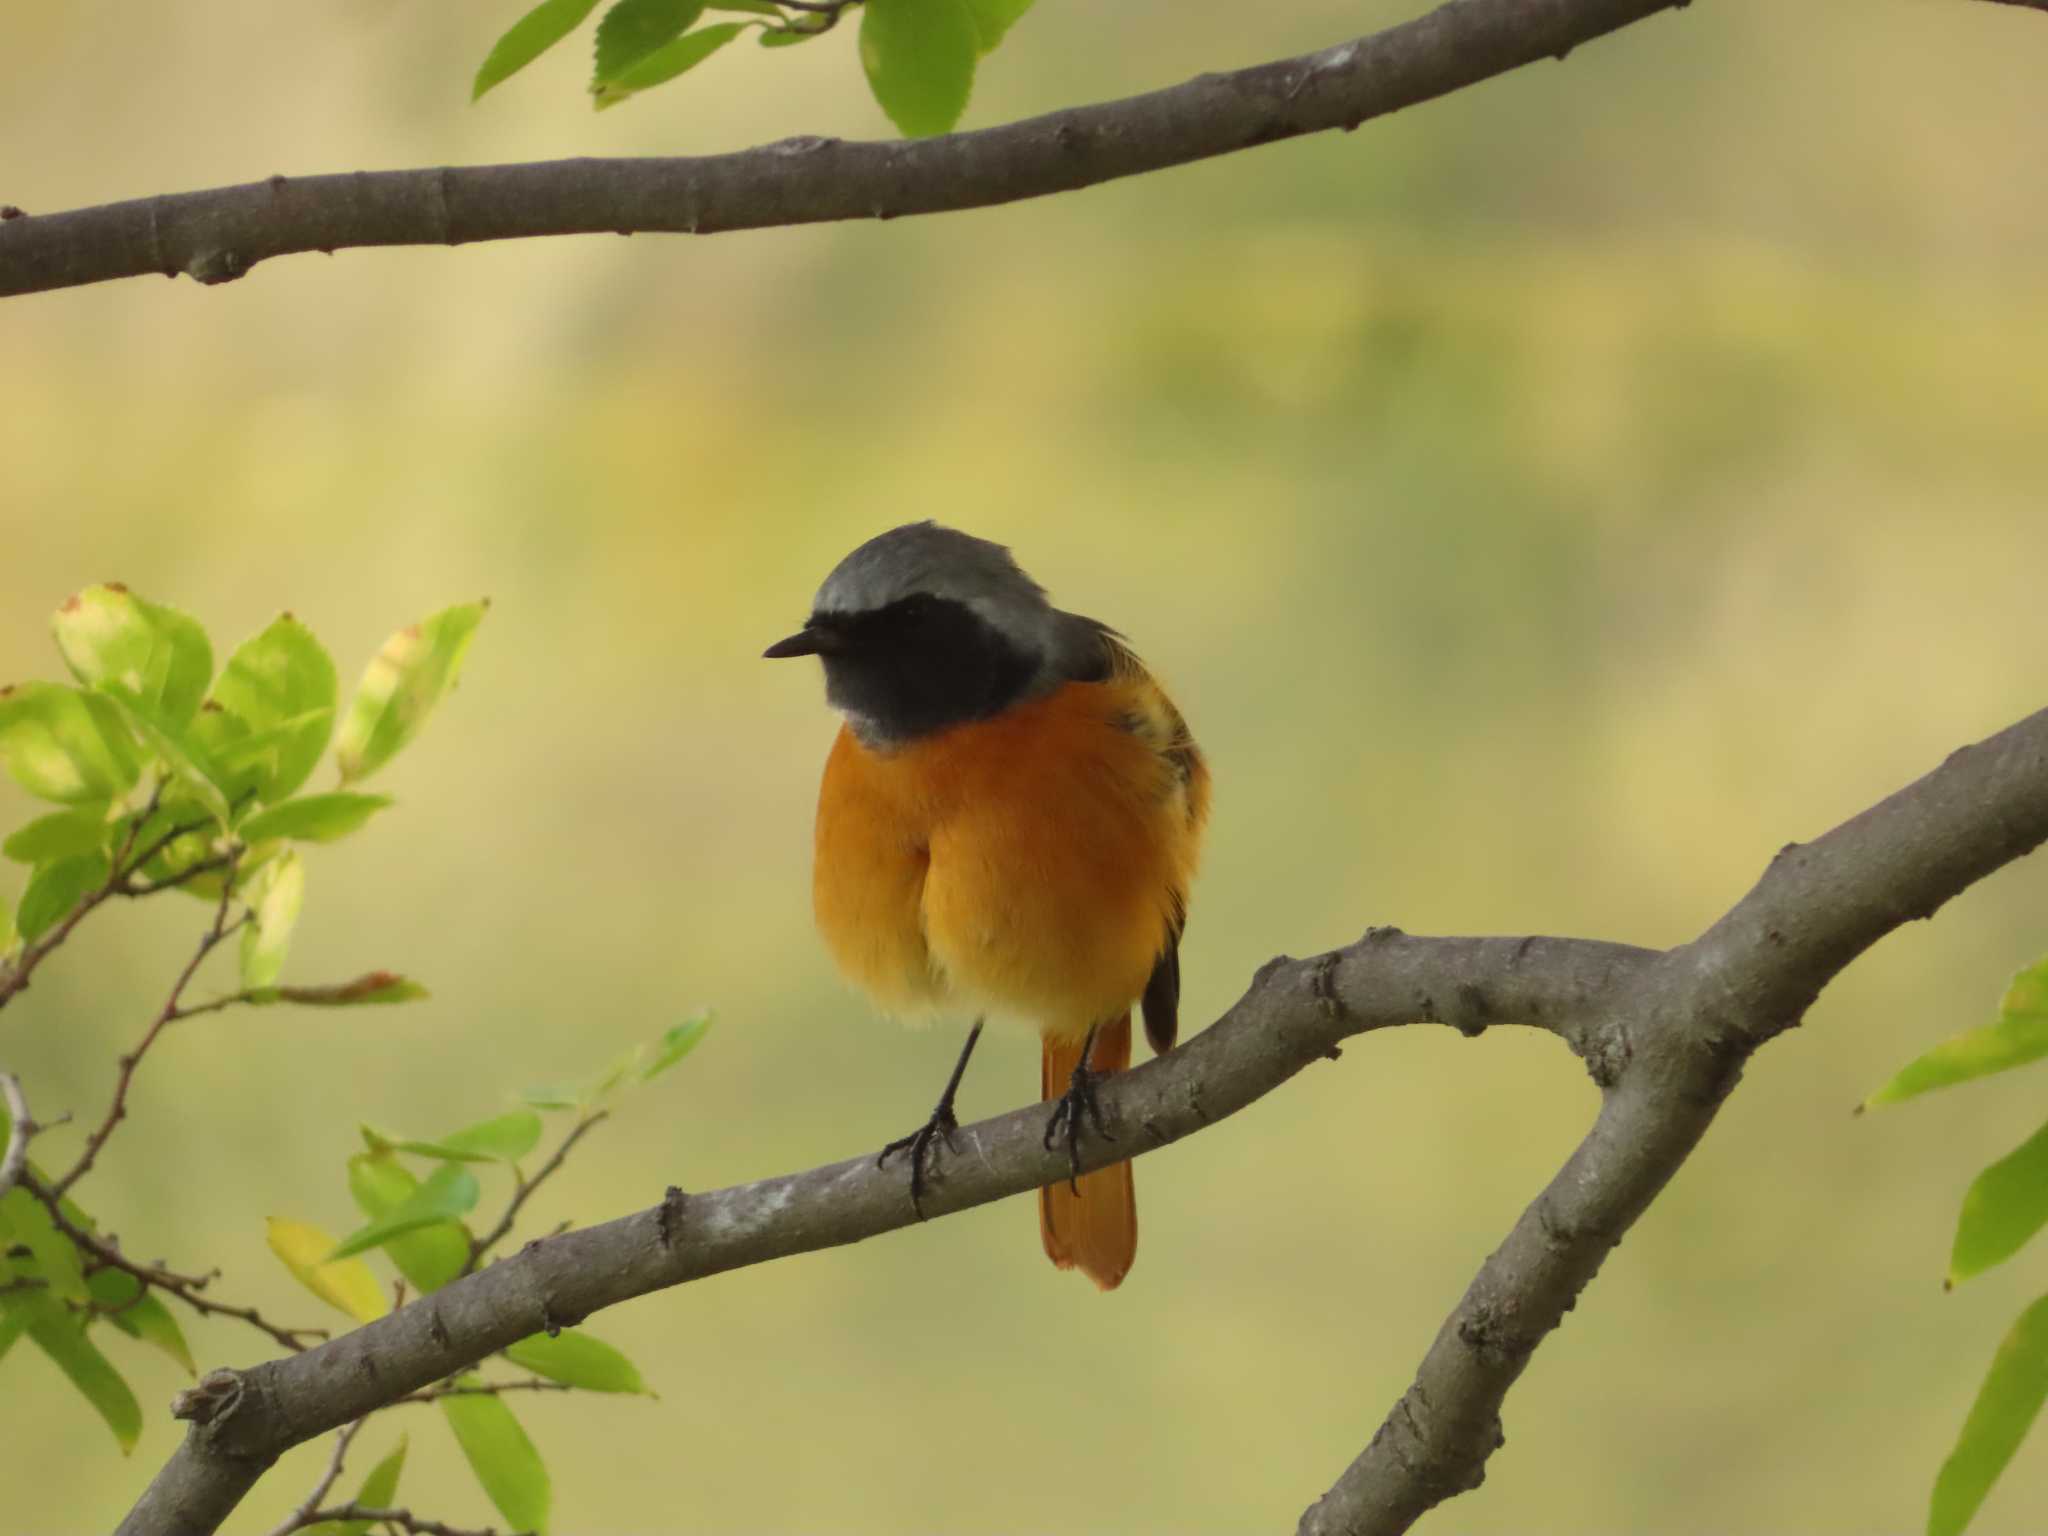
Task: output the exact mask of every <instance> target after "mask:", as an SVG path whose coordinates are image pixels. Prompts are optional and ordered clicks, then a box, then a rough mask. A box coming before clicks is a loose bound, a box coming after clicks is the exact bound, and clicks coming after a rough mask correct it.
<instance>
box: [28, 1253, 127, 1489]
mask: <svg viewBox="0 0 2048 1536" xmlns="http://www.w3.org/2000/svg"><path fill="white" fill-rule="evenodd" d="M0 1314H5V1315H7V1316H8V1317H11V1318H13V1319H15V1320H17V1321H18V1322H19V1323H20V1325H21V1327H22V1329H23V1331H25V1332H26V1333H27V1334H28V1336H29V1338H30V1339H32V1340H33V1341H34V1342H35V1344H36V1346H37V1347H38V1348H39V1349H41V1350H42V1352H43V1353H44V1354H46V1355H48V1356H49V1357H50V1359H51V1360H52V1361H53V1362H54V1363H55V1364H56V1366H57V1369H59V1370H60V1371H62V1372H63V1373H64V1374H65V1375H66V1376H68V1377H69V1378H70V1379H71V1384H72V1385H73V1386H74V1387H76V1388H78V1391H79V1393H80V1395H81V1396H83V1397H84V1398H85V1400H86V1401H87V1402H88V1403H90V1404H92V1406H93V1409H94V1411H96V1412H97V1413H98V1414H99V1416H100V1417H101V1418H102V1419H104V1420H106V1424H107V1428H108V1429H110V1430H112V1431H113V1432H114V1439H115V1441H116V1443H118V1444H119V1445H120V1447H121V1454H122V1455H124V1456H125V1455H127V1454H128V1453H129V1452H130V1451H132V1450H134V1449H135V1442H136V1441H137V1440H139V1439H141V1438H142V1405H141V1404H140V1403H138V1402H136V1401H135V1394H134V1393H133V1392H131V1391H129V1390H128V1383H127V1382H125V1381H123V1380H122V1379H121V1373H120V1372H119V1371H117V1370H115V1369H114V1367H113V1365H112V1364H111V1363H110V1362H109V1361H108V1360H107V1357H106V1356H105V1355H103V1354H101V1353H100V1352H99V1348H98V1346H96V1345H95V1344H94V1343H93V1342H92V1340H91V1339H88V1338H87V1337H86V1336H85V1324H84V1322H83V1321H82V1320H81V1319H80V1318H79V1317H78V1316H77V1315H76V1314H74V1313H72V1312H70V1311H68V1310H66V1308H65V1306H64V1304H63V1303H62V1302H60V1301H58V1300H57V1298H56V1297H55V1296H53V1295H51V1294H50V1293H49V1292H48V1291H15V1292H7V1293H0Z"/></svg>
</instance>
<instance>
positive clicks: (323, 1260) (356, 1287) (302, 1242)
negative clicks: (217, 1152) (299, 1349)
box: [267, 1216, 391, 1323]
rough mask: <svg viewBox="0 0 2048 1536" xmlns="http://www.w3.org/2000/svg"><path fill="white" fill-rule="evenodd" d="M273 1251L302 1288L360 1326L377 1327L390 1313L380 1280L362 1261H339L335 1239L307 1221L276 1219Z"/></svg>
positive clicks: (270, 1231)
mask: <svg viewBox="0 0 2048 1536" xmlns="http://www.w3.org/2000/svg"><path fill="white" fill-rule="evenodd" d="M267 1227H268V1232H267V1236H268V1239H269V1242H270V1251H271V1252H272V1253H274V1254H276V1255H277V1256H278V1258H279V1259H280V1260H281V1261H282V1262H283V1264H284V1267H285V1268H286V1269H288V1270H290V1271H291V1272H292V1273H293V1274H294V1275H295V1276H297V1277H298V1281H299V1284H301V1285H303V1286H304V1287H305V1288H306V1289H307V1290H309V1291H311V1292H312V1293H313V1294H314V1295H315V1296H318V1297H319V1298H320V1299H321V1300H322V1301H324V1302H326V1303H327V1304H328V1305H329V1306H331V1307H336V1308H339V1309H340V1310H341V1311H343V1312H346V1313H347V1314H348V1315H349V1316H350V1317H353V1318H354V1319H355V1320H356V1321H357V1322H359V1323H374V1322H375V1321H376V1320H377V1319H378V1318H380V1317H382V1316H383V1315H384V1314H385V1313H386V1312H389V1311H390V1310H391V1303H390V1301H389V1300H388V1299H387V1298H386V1297H385V1295H384V1291H383V1288H382V1287H381V1286H379V1285H378V1284H377V1277H376V1276H375V1275H373V1274H371V1273H370V1266H369V1265H367V1264H365V1263H364V1262H363V1261H362V1260H361V1259H342V1258H337V1257H336V1256H335V1255H333V1254H332V1253H330V1252H329V1250H330V1249H332V1248H333V1247H334V1239H333V1238H332V1237H329V1236H328V1235H327V1233H325V1232H324V1231H322V1230H321V1229H320V1228H318V1227H316V1226H314V1225H313V1224H312V1223H311V1222H308V1221H289V1220H287V1219H285V1218H284V1217H282V1216H273V1217H271V1218H270V1220H269V1222H268V1223H267Z"/></svg>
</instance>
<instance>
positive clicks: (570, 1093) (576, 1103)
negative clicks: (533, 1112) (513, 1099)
mask: <svg viewBox="0 0 2048 1536" xmlns="http://www.w3.org/2000/svg"><path fill="white" fill-rule="evenodd" d="M519 1097H520V1098H521V1099H522V1100H524V1101H525V1102H526V1103H528V1104H530V1105H532V1106H533V1107H534V1108H535V1109H581V1108H582V1107H583V1089H582V1088H581V1086H580V1085H578V1084H576V1083H543V1084H541V1085H540V1086H539V1087H535V1088H527V1089H524V1090H522V1091H521V1093H520V1095H519Z"/></svg>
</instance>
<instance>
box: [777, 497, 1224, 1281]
mask: <svg viewBox="0 0 2048 1536" xmlns="http://www.w3.org/2000/svg"><path fill="white" fill-rule="evenodd" d="M766 654H767V655H769V656H813V655H814V656H817V657H819V658H820V659H821V660H822V661H823V662H824V667H825V697H826V700H827V701H828V702H829V703H831V704H832V705H833V706H834V707H836V708H837V709H838V710H839V711H840V713H841V714H842V715H844V717H845V723H844V725H843V726H842V727H841V729H840V732H839V735H838V739H837V740H836V741H834V743H833V745H832V751H831V754H830V756H829V757H828V758H827V759H826V762H825V777H824V783H823V785H822V786H821V788H820V790H819V794H818V822H817V846H816V862H815V866H814V869H813V876H812V899H813V903H814V906H815V908H816V913H817V920H818V927H819V930H820V931H821V932H822V933H823V934H824V937H825V942H826V944H827V946H828V947H829V948H830V949H831V951H832V956H833V958H834V959H835V960H836V961H837V962H838V964H839V968H840V969H841V970H842V971H844V972H845V973H846V975H847V976H848V977H849V978H850V979H851V980H852V981H854V982H855V983H856V984H857V985H859V986H860V987H861V988H862V989H863V990H864V991H865V992H867V993H868V995H869V996H870V997H871V998H872V999H873V1000H874V1001H875V1002H876V1003H877V1004H879V1005H880V1006H881V1007H882V1008H883V1009H885V1010H887V1011H889V1012H892V1013H895V1014H899V1015H903V1016H917V1015H923V1014H930V1013H933V1012H936V1011H940V1010H958V1011H959V1012H960V1013H961V1014H962V1015H972V1016H973V1017H974V1026H973V1028H972V1030H970V1031H969V1033H968V1036H967V1044H966V1046H965V1047H964V1048H963V1049H962V1051H961V1052H960V1059H959V1062H958V1063H957V1064H956V1065H955V1067H954V1068H953V1075H952V1077H951V1079H950V1080H949V1081H948V1082H947V1084H946V1088H945V1092H944V1094H943V1095H942V1096H941V1097H940V1099H939V1102H938V1106H937V1108H936V1109H935V1110H934V1111H933V1112H932V1116H931V1119H930V1120H929V1121H928V1122H927V1123H926V1124H925V1125H924V1126H923V1127H922V1128H921V1129H919V1130H918V1131H916V1132H915V1133H913V1134H912V1135H909V1136H906V1137H904V1138H902V1139H901V1140H900V1141H895V1142H891V1143H890V1144H889V1146H887V1147H885V1148H884V1149H883V1151H882V1154H881V1158H880V1159H879V1160H880V1161H886V1160H887V1159H888V1158H889V1156H890V1155H891V1154H893V1153H895V1152H898V1151H907V1152H908V1153H909V1160H910V1192H911V1199H912V1201H913V1202H914V1203H917V1202H920V1201H921V1197H922V1195H923V1193H924V1190H925V1187H926V1167H927V1164H928V1163H929V1162H931V1161H932V1160H933V1159H935V1158H936V1156H937V1150H938V1149H937V1145H936V1144H937V1142H938V1141H939V1140H941V1139H943V1140H945V1141H946V1142H947V1144H948V1145H951V1144H952V1138H953V1133H954V1132H955V1131H956V1130H957V1129H958V1128H959V1127H958V1121H957V1120H956V1119H955V1118H954V1114H953V1096H954V1093H955V1091H956V1090H957V1089H958V1087H959V1085H960V1078H961V1074H962V1073H963V1072H965V1071H966V1068H967V1060H968V1057H969V1056H971V1055H972V1054H973V1052H974V1045H975V1042H976V1041H977V1040H978V1039H980V1037H981V1027H982V1020H983V1018H984V1017H985V1016H986V1015H988V1014H1005V1015H1012V1016H1016V1017H1020V1018H1022V1019H1024V1020H1027V1021H1028V1022H1030V1023H1031V1024H1032V1025H1034V1026H1035V1027H1036V1028H1037V1030H1038V1032H1039V1034H1040V1035H1041V1036H1042V1037H1043V1040H1044V1070H1043V1075H1042V1078H1041V1082H1040V1089H1041V1091H1042V1093H1043V1096H1044V1098H1045V1099H1046V1101H1047V1102H1049V1103H1050V1102H1054V1101H1057V1107H1056V1108H1055V1109H1054V1111H1053V1113H1052V1115H1051V1117H1050V1118H1049V1119H1048V1121H1047V1123H1046V1132H1045V1139H1046V1144H1047V1146H1051V1145H1052V1143H1053V1139H1054V1138H1055V1137H1056V1136H1058V1137H1064V1140H1065V1144H1066V1147H1067V1152H1068V1156H1069V1158H1070V1159H1071V1160H1072V1161H1073V1166H1074V1168H1075V1171H1076V1174H1077V1177H1075V1178H1072V1179H1069V1180H1067V1181H1065V1182H1063V1183H1060V1184H1056V1185H1053V1186H1051V1187H1050V1188H1047V1189H1043V1190H1041V1191H1039V1203H1038V1212H1039V1230H1040V1235H1041V1236H1042V1238H1043V1239H1044V1243H1045V1251H1046V1253H1047V1255H1048V1256H1050V1258H1051V1259H1052V1261H1053V1263H1054V1264H1056V1265H1058V1266H1059V1267H1060V1268H1061V1269H1079V1270H1080V1271H1081V1272H1082V1273H1083V1274H1085V1275H1087V1276H1088V1277H1089V1278H1090V1279H1091V1280H1093V1281H1094V1282H1095V1283H1096V1284H1097V1285H1098V1286H1100V1287H1101V1288H1102V1289H1103V1290H1110V1289H1113V1288H1114V1287H1115V1286H1116V1285H1117V1284H1119V1283H1120V1282H1121V1281H1122V1280H1123V1278H1124V1275H1125V1274H1126V1273H1127V1272H1128V1271H1129V1270H1130V1267H1131V1260H1132V1258H1133V1257H1134V1256H1135V1254H1136V1252H1137V1246H1138V1214H1137V1206H1136V1204H1135V1202H1134V1199H1133V1195H1132V1189H1131V1165H1130V1164H1129V1163H1127V1162H1125V1163H1118V1164H1116V1165H1115V1166H1113V1167H1110V1168H1105V1169H1101V1170H1099V1171H1097V1172H1095V1173H1090V1174H1087V1175H1085V1176H1081V1175H1079V1148H1080V1142H1081V1138H1082V1136H1083V1134H1084V1132H1083V1127H1082V1120H1083V1117H1084V1116H1085V1117H1086V1118H1087V1119H1088V1120H1089V1121H1090V1123H1091V1124H1092V1125H1093V1127H1094V1129H1095V1130H1096V1132H1097V1133H1098V1134H1101V1135H1104V1136H1105V1137H1106V1136H1107V1134H1108V1133H1107V1132H1106V1131H1105V1130H1104V1129H1103V1126H1102V1120H1101V1115H1100V1112H1099V1111H1098V1110H1097V1109H1096V1106H1095V1097H1094V1088H1095V1082H1096V1079H1097V1078H1098V1077H1100V1076H1101V1075H1103V1074H1106V1073H1110V1072H1117V1071H1121V1070H1123V1069H1125V1068H1127V1067H1128V1066H1129V1065H1130V1062H1131V1008H1132V1005H1133V1003H1136V1002H1139V1001H1140V1000H1142V1006H1143V1010H1144V1017H1145V1035H1146V1038H1147V1039H1148V1040H1150V1041H1151V1043H1152V1049H1153V1050H1154V1051H1155V1052H1163V1051H1166V1050H1168V1049H1169V1048H1171V1046H1172V1045H1173V1041H1174V1035H1175V1031H1176V1029H1177V1027H1178V1023H1177V1019H1178V1012H1179V1004H1180V938H1181V930H1182V928H1183V927H1184V926H1185V924H1186V921H1187V903H1188V887H1189V883H1190V882H1191V881H1192V880H1193V878H1194V873H1195V863H1196V857H1197V854H1198V852H1199V850H1200V846H1201V839H1202V827H1203V823H1204V821H1205V819H1206V818H1207V816H1208V811H1209V772H1208V769H1207V767H1206V766H1205V765H1204V764H1203V762H1202V754H1201V753H1200V751H1198V750H1197V749H1196V746H1195V743H1194V739H1193V738H1192V737H1191V736H1190V735H1189V734H1188V728H1187V723H1186V722H1185V721H1184V720H1183V719H1182V718H1181V714H1180V711H1179V710H1177V709H1175V708H1174V706H1173V703H1172V701H1171V700H1170V699H1168V698H1167V696H1166V694H1165V693H1164V692H1163V691H1162V690H1161V688H1160V687H1159V685H1158V684H1157V683H1156V682H1154V681H1153V680H1152V678H1151V677H1150V676H1149V675H1148V674H1147V673H1146V671H1145V669H1144V667H1143V665H1142V664H1140V662H1139V661H1138V658H1137V657H1136V656H1135V655H1134V654H1132V652H1131V650H1130V649H1129V647H1128V646H1126V645H1125V644H1124V641H1123V637H1122V636H1121V635H1119V634H1118V633H1117V632H1116V631H1115V630H1113V629H1111V628H1109V626H1107V625H1106V624H1101V623H1098V622H1097V621H1096V620H1094V619H1085V618H1082V617H1080V616H1079V615H1078V614H1072V613H1063V612H1061V611H1060V610H1059V609H1057V608H1055V607H1053V606H1052V604H1051V603H1050V602H1048V601H1047V600H1046V596H1045V592H1044V591H1043V589H1041V588H1040V587H1039V586H1038V584H1037V583H1036V582H1034V581H1032V579H1031V578H1030V577H1029V576H1026V575H1025V574H1024V572H1023V571H1021V570H1020V569H1018V567H1017V564H1016V562H1015V561H1014V560H1012V559H1011V557H1010V552H1009V551H1008V550H1007V549H1005V548H1003V546H1001V545H1000V544H992V543H990V542H989V541H988V540H986V539H977V538H974V537H972V536H970V535H968V534H965V533H960V532H957V531H955V530H953V529H951V528H942V527H940V526H939V525H938V524H936V523H928V522H927V523H912V524H909V525H907V526H905V527H901V528H895V529H891V530H890V531H889V532H887V533H884V534H880V535H878V536H877V537H875V538H872V539H870V540H868V542H867V543H865V544H863V545H861V546H860V547H859V548H858V549H856V550H855V551H854V552H853V553H852V554H850V555H848V556H847V557H846V558H845V559H844V560H842V561H840V562H839V565H838V567H837V569H835V570H834V571H833V572H832V574H831V575H830V576H828V577H827V578H826V579H825V584H824V585H823V586H822V587H820V588H819V589H818V596H817V600H816V603H815V604H814V606H813V608H812V611H811V616H810V619H809V621H808V622H806V623H805V625H804V627H803V628H802V629H801V630H799V631H798V632H797V633H796V634H794V635H791V636H790V637H789V638H788V639H787V640H783V641H779V642H778V643H776V644H774V645H771V646H770V647H769V648H768V650H767V652H766ZM919 1209H920V1212H921V1211H922V1206H921V1204H920V1205H919Z"/></svg>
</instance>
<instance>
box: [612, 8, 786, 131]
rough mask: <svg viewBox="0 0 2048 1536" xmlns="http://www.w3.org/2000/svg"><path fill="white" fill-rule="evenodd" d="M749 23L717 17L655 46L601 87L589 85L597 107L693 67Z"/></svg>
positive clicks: (669, 78)
mask: <svg viewBox="0 0 2048 1536" xmlns="http://www.w3.org/2000/svg"><path fill="white" fill-rule="evenodd" d="M751 25H752V23H751V22H745V21H721V22H718V23H716V24H715V25H713V26H709V27H699V28H698V29H697V30H696V31H694V32H690V33H686V34H684V35H683V36H682V37H679V38H677V39H676V40H675V41H674V42H672V43H670V44H668V45H667V46H666V47H663V48H657V49H655V50H654V52H652V53H650V54H648V55H646V56H645V57H644V58H642V59H641V60H640V61H639V62H638V63H637V64H634V65H633V66H632V67H631V68H629V69H626V70H624V71H622V72H621V73H620V74H619V75H617V76H616V77H615V78H613V79H611V80H609V81H607V82H605V84H604V85H603V86H602V88H599V87H595V86H593V87H592V89H593V90H594V91H595V92H596V106H597V110H598V111H600V112H602V111H603V110H604V109H605V108H607V107H615V106H617V105H618V104H619V103H620V102H622V101H625V100H626V99H627V98H629V97H631V96H633V95H636V94H637V93H639V92H641V91H644V90H647V89H648V88H649V87H651V86H656V85H660V84H661V83H662V82H663V81H665V80H673V79H675V77H676V76H677V75H680V74H682V73H684V72H685V71H686V70H692V69H695V68H696V67H697V66H698V65H699V64H702V63H703V62H704V61H705V60H706V59H708V58H710V57H711V55H712V54H714V53H716V52H718V50H719V49H721V48H723V47H724V46H725V45H726V44H727V43H729V42H731V41H732V40H733V39H734V38H736V37H738V36H739V35H740V34H741V33H742V32H744V31H746V29H747V28H748V27H749V26H751Z"/></svg>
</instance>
